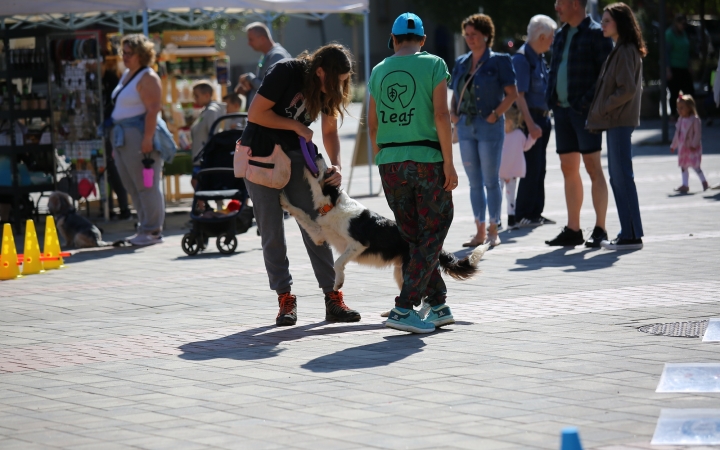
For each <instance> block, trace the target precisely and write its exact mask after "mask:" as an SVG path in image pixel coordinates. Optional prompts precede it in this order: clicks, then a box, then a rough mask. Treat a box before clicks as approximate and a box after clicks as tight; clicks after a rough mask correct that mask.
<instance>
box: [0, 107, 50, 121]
mask: <svg viewBox="0 0 720 450" xmlns="http://www.w3.org/2000/svg"><path fill="white" fill-rule="evenodd" d="M29 117H41V118H46V117H50V110H49V109H16V110H14V111H0V119H24V118H29Z"/></svg>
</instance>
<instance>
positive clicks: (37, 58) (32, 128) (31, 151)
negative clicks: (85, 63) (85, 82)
mask: <svg viewBox="0 0 720 450" xmlns="http://www.w3.org/2000/svg"><path fill="white" fill-rule="evenodd" d="M46 36H47V35H46V33H45V32H44V31H42V30H37V29H35V30H7V29H4V30H0V40H2V43H3V48H4V49H5V51H4V53H3V54H2V55H3V57H4V58H5V61H4V64H3V65H4V66H5V68H6V70H3V71H2V72H0V80H2V81H0V86H1V87H2V91H1V92H2V95H3V97H4V98H3V107H4V108H7V109H5V110H3V111H0V121H1V122H3V123H4V128H3V129H2V130H1V132H2V133H4V134H5V136H4V140H3V142H7V143H9V144H10V145H3V146H0V158H2V159H3V161H4V163H5V164H4V167H6V168H7V167H9V170H7V169H5V171H3V172H0V177H1V179H0V182H2V183H3V185H2V186H0V195H1V196H2V197H3V201H5V202H10V203H11V206H12V208H11V221H13V222H22V221H23V220H25V219H27V218H30V217H32V216H36V215H37V209H36V205H35V204H34V203H32V202H31V200H29V195H30V194H31V193H36V192H40V193H42V192H47V191H52V190H54V189H55V183H54V182H53V183H42V184H21V168H23V165H24V167H25V168H23V170H29V171H30V173H31V176H33V173H34V174H39V175H41V176H44V177H46V178H47V179H50V180H55V176H56V170H57V167H56V161H55V148H54V146H53V145H52V144H43V145H39V144H32V145H22V143H23V142H24V141H25V140H26V138H27V137H28V136H30V135H35V134H36V133H40V134H42V132H43V130H44V129H45V128H50V127H52V115H51V112H50V110H49V108H47V107H46V108H45V109H37V108H33V109H27V105H28V104H27V102H31V103H32V105H33V106H38V105H39V103H36V102H37V101H40V100H41V99H47V98H48V97H49V95H48V94H49V92H47V91H45V89H47V87H48V84H49V80H48V75H49V71H48V66H47V62H48V61H47V59H46V58H45V55H48V54H49V53H48V52H46V48H47V47H46V46H47V40H46ZM21 38H33V40H32V41H29V42H28V40H25V41H23V42H22V43H21V44H20V45H22V47H19V48H13V49H12V50H8V49H11V45H10V42H11V41H13V40H14V39H21ZM14 45H15V44H14ZM13 51H14V52H20V53H19V55H20V57H23V55H24V57H29V58H30V59H29V60H25V62H22V63H21V64H26V63H27V61H32V63H31V64H32V68H29V67H30V66H29V65H28V66H24V67H22V68H19V67H17V66H15V65H13V64H11V63H10V61H11V58H12V54H11V52H13ZM17 55H18V54H17V53H16V54H15V57H17ZM33 58H34V59H33ZM16 61H18V60H15V62H16ZM18 79H20V80H22V81H21V82H20V83H17V80H18ZM26 80H32V82H28V81H26ZM18 97H19V98H18ZM43 103H45V104H46V106H49V104H48V103H47V102H45V101H43ZM21 105H24V106H25V109H20V106H21ZM30 119H40V120H39V121H38V120H30ZM8 125H9V126H8ZM23 135H24V136H23ZM29 203H32V204H33V207H32V208H29V209H28V208H27V207H26V206H27V205H28V204H29Z"/></svg>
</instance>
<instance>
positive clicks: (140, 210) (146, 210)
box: [113, 127, 165, 233]
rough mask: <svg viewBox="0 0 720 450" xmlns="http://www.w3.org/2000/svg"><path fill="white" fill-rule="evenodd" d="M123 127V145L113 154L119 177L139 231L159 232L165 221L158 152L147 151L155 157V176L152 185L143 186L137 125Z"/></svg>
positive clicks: (160, 161) (140, 135)
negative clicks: (133, 210)
mask: <svg viewBox="0 0 720 450" xmlns="http://www.w3.org/2000/svg"><path fill="white" fill-rule="evenodd" d="M124 128H125V129H124V131H125V145H123V146H122V147H115V148H114V149H113V157H114V158H115V165H116V166H117V169H118V172H119V173H120V179H121V180H122V183H123V185H124V186H125V189H127V192H128V194H130V198H131V199H132V203H133V206H134V207H135V211H137V215H138V221H139V222H140V227H139V228H138V233H153V232H156V231H162V227H163V222H165V199H164V198H163V194H162V191H161V190H160V176H161V175H162V169H163V160H162V158H161V157H160V153H159V152H157V151H152V152H151V153H150V158H152V159H154V160H155V164H154V165H153V169H155V177H154V178H153V185H152V187H151V188H146V187H145V185H144V184H143V175H142V170H143V168H144V167H143V164H142V160H143V155H142V151H141V150H140V148H141V145H142V138H143V135H142V133H141V132H140V130H139V129H137V128H131V127H124Z"/></svg>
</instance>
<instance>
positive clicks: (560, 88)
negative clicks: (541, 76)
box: [555, 27, 578, 108]
mask: <svg viewBox="0 0 720 450" xmlns="http://www.w3.org/2000/svg"><path fill="white" fill-rule="evenodd" d="M577 31H578V29H577V27H576V28H573V27H570V29H569V30H568V32H567V37H566V38H565V48H564V49H563V54H562V59H561V60H560V67H558V73H557V84H556V85H555V90H556V92H557V96H558V102H559V103H560V106H562V107H563V108H569V107H570V102H569V101H568V98H569V94H568V58H569V57H570V43H571V42H572V38H573V36H575V33H577Z"/></svg>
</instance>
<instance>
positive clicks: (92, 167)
mask: <svg viewBox="0 0 720 450" xmlns="http://www.w3.org/2000/svg"><path fill="white" fill-rule="evenodd" d="M331 13H360V14H365V16H366V20H365V21H364V22H365V24H364V25H365V28H364V32H365V41H364V44H365V77H366V79H367V78H369V71H370V68H369V49H368V47H369V36H368V21H367V15H368V13H369V11H368V0H357V1H353V0H296V1H283V2H278V1H275V0H238V1H236V0H210V1H207V0H203V1H193V2H190V3H188V2H182V3H180V2H177V0H129V1H123V2H119V1H117V0H60V1H57V0H56V1H50V0H10V1H9V2H6V3H5V4H3V8H2V12H1V14H4V15H5V16H4V17H0V30H4V29H6V28H8V27H10V28H13V29H18V30H20V29H23V28H37V26H38V25H46V26H48V27H52V28H58V29H65V30H77V29H82V28H87V27H90V26H93V25H94V24H98V25H103V26H111V27H116V29H117V30H118V32H119V33H121V34H122V33H127V32H137V31H140V30H142V31H143V32H145V34H148V29H149V27H150V26H153V25H157V24H160V23H177V24H179V25H182V26H184V27H188V26H189V27H192V26H195V25H200V24H204V23H209V22H211V21H214V20H217V19H219V18H221V17H229V18H233V19H248V18H249V19H253V20H262V21H264V22H266V23H270V22H271V21H272V20H273V19H274V18H275V17H277V16H278V15H280V14H289V15H297V16H302V17H307V18H311V19H316V20H317V19H323V18H324V17H325V16H326V15H327V14H331ZM104 38H105V37H102V36H101V37H100V41H101V42H105V40H104ZM169 44H171V42H168V43H166V44H165V45H164V47H165V50H166V51H165V52H164V53H161V57H160V60H159V62H160V64H159V65H158V71H159V72H160V73H161V74H163V75H164V83H163V88H164V94H165V95H164V99H165V102H166V108H165V110H164V113H165V115H166V117H167V118H168V121H169V122H170V123H171V126H172V127H173V128H174V130H173V131H174V132H175V134H176V136H177V139H178V142H179V143H181V145H182V142H183V141H182V139H183V133H182V129H183V126H188V125H189V123H191V122H189V123H188V119H189V118H190V119H191V118H192V114H194V111H192V108H188V107H187V103H188V102H184V101H183V100H186V99H187V95H186V94H187V92H188V91H187V90H186V86H188V83H190V80H191V79H192V78H194V77H195V76H196V75H200V76H203V77H209V78H211V79H212V78H214V80H215V81H214V82H215V83H217V86H218V91H219V92H218V94H217V95H218V96H220V95H221V94H222V93H223V88H224V87H225V88H226V86H227V85H226V82H225V80H224V79H223V74H224V75H225V76H226V74H227V72H226V70H225V71H224V70H223V69H226V68H227V67H228V64H227V63H228V61H227V60H226V59H225V57H224V55H222V54H221V53H220V52H216V51H215V50H214V49H212V50H210V46H207V47H208V49H207V50H204V51H207V52H208V53H205V54H203V53H202V52H200V53H197V52H196V50H192V52H195V53H184V52H188V50H186V49H183V46H180V45H177V43H175V45H176V48H175V49H173V48H172V47H171V46H170V45H169ZM168 47H170V48H168ZM111 56H112V55H111ZM8 58H9V57H8V56H7V54H6V57H5V61H6V64H7V61H9V59H8ZM198 58H199V59H200V60H198ZM109 60H112V57H111V58H109V59H108V60H105V62H104V63H103V66H104V65H105V64H107V62H108V61H109ZM103 66H101V71H100V73H101V74H102V73H103V69H105V67H103ZM163 66H164V67H163ZM211 67H212V69H211ZM212 70H214V77H213V76H212ZM46 72H47V71H46ZM8 74H9V73H8V72H7V70H6V71H5V72H3V71H2V70H1V69H0V80H2V81H3V84H6V85H8V84H9V83H11V81H8V78H9V77H8ZM178 74H179V75H178ZM3 76H4V78H3ZM48 95H49V94H48ZM29 100H30V99H28V101H29ZM38 101H39V98H38ZM49 103H50V102H48V104H49ZM3 113H4V112H3V111H0V114H3ZM7 113H8V114H6V115H7V116H8V117H11V118H16V117H17V114H16V113H15V112H14V110H13V111H12V112H10V111H9V110H8V111H7ZM188 113H189V114H188ZM100 114H101V115H102V113H100ZM41 118H42V117H41ZM52 118H53V117H50V118H49V119H48V118H47V117H46V119H45V120H46V122H44V125H45V126H47V125H48V124H51V122H52ZM60 119H62V120H65V119H63V117H60ZM183 121H184V125H183ZM32 123H34V124H36V125H37V126H40V124H41V122H38V121H37V120H35V122H32ZM13 135H14V134H13V133H12V132H10V134H9V136H13ZM53 136H54V137H55V139H58V138H59V136H60V134H59V131H58V130H57V129H55V132H54V133H53ZM88 140H89V139H88ZM10 143H11V145H9V146H3V145H2V142H0V154H3V153H2V152H3V151H5V150H10V149H7V148H5V147H12V148H13V150H10V151H7V152H6V153H7V154H14V152H16V150H15V149H14V148H15V146H16V144H15V143H14V142H13V141H12V137H10ZM38 145H40V144H38ZM43 145H49V148H50V149H53V148H54V147H55V145H56V144H54V143H52V142H50V143H49V144H43ZM91 147H97V148H91V149H90V150H89V151H90V156H91V158H90V159H89V160H88V159H87V158H85V157H83V158H72V157H70V158H69V159H70V160H73V159H74V160H75V162H76V163H77V164H76V167H77V168H79V170H80V176H82V177H86V178H85V179H90V178H89V176H90V174H92V176H93V177H94V178H95V179H97V177H98V175H99V174H100V173H101V172H102V169H103V162H104V159H103V156H104V155H105V153H104V151H105V150H104V148H103V149H102V150H101V149H100V147H101V146H100V145H91ZM67 148H68V147H67V146H66V147H65V149H67ZM58 149H60V147H58ZM66 151H67V150H66ZM78 151H79V152H80V153H79V154H81V155H83V156H87V149H85V148H84V147H82V148H81V149H79V150H78V149H76V148H74V147H73V148H72V149H71V155H76V154H78V153H77V152H78ZM72 152H75V153H72ZM367 152H368V156H369V159H370V155H371V149H370V146H368V148H367ZM50 153H51V152H49V154H50ZM65 156H66V157H67V154H66V155H65ZM92 156H95V158H94V160H93V158H92ZM15 161H17V159H15V160H12V161H11V162H10V165H11V167H10V169H11V175H10V178H11V182H12V183H13V184H12V186H17V185H18V179H19V172H18V170H17V167H14V165H16V162H15ZM48 169H50V168H49V167H48ZM54 172H55V168H54V167H53V168H52V170H47V171H46V172H44V173H46V174H47V175H49V176H51V177H52V178H53V184H54V182H55V181H56V179H57V175H56V174H55V173H54ZM0 174H2V165H0ZM369 174H370V177H371V178H372V168H371V167H369ZM370 186H372V179H371V180H370ZM53 187H54V186H53ZM169 187H170V184H169V183H167V182H166V188H169ZM10 189H12V187H11V188H10ZM167 190H168V191H171V189H167ZM100 191H101V192H100V194H102V192H103V189H102V188H101V189H100ZM13 192H14V191H13ZM0 193H2V187H1V186H0ZM0 203H2V198H0ZM106 203H107V202H106ZM106 217H107V211H106Z"/></svg>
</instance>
